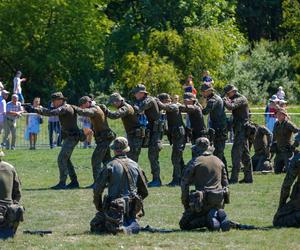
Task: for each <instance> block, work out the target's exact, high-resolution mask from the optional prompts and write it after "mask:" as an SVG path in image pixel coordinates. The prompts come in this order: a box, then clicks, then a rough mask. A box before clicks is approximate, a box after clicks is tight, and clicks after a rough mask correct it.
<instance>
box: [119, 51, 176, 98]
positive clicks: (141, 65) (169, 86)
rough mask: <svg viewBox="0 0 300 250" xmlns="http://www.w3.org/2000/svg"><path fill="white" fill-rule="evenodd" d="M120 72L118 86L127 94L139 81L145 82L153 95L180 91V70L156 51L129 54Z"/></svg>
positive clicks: (124, 59) (123, 61)
mask: <svg viewBox="0 0 300 250" xmlns="http://www.w3.org/2000/svg"><path fill="white" fill-rule="evenodd" d="M119 74H120V76H119V80H118V82H117V86H118V88H119V89H121V90H123V92H124V94H125V95H126V93H127V95H128V92H127V90H130V89H132V88H133V87H134V86H135V85H136V84H138V83H144V84H145V85H146V87H147V89H148V90H149V92H150V93H151V94H153V95H157V94H158V93H161V92H167V93H170V94H178V93H179V92H180V85H179V76H178V71H177V70H176V68H175V67H174V65H173V64H172V63H170V62H167V60H166V58H162V57H159V56H158V54H156V53H153V54H150V55H148V54H146V53H142V52H140V53H139V54H137V55H135V54H133V53H129V54H127V55H126V56H124V58H123V60H122V63H121V64H120V71H119Z"/></svg>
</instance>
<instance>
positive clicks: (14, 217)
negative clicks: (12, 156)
mask: <svg viewBox="0 0 300 250" xmlns="http://www.w3.org/2000/svg"><path fill="white" fill-rule="evenodd" d="M3 156H4V153H3V152H2V151H0V239H6V238H9V237H13V236H14V235H15V233H16V231H17V228H18V226H19V222H20V221H23V213H24V208H23V207H22V206H20V205H19V202H20V199H21V189H20V181H19V178H18V175H17V173H16V170H15V168H14V167H13V166H12V165H10V164H9V163H7V162H4V161H2V160H1V157H3Z"/></svg>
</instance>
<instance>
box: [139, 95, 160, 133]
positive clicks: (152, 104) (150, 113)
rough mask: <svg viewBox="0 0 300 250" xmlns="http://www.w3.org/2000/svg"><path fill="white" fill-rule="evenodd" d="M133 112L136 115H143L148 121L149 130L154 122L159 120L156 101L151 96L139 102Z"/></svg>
mask: <svg viewBox="0 0 300 250" xmlns="http://www.w3.org/2000/svg"><path fill="white" fill-rule="evenodd" d="M134 109H135V112H136V113H138V114H142V113H145V115H146V116H147V119H148V121H149V128H150V129H151V128H152V127H153V125H154V122H155V121H158V120H159V118H160V110H159V107H158V104H157V101H156V99H155V98H154V97H152V96H146V98H144V99H143V100H139V101H137V102H136V103H135V105H134Z"/></svg>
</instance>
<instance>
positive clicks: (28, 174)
mask: <svg viewBox="0 0 300 250" xmlns="http://www.w3.org/2000/svg"><path fill="white" fill-rule="evenodd" d="M58 150H59V149H54V150H50V149H48V150H46V149H40V150H36V151H29V150H16V151H7V152H6V154H7V156H6V157H5V160H6V161H9V162H10V163H12V164H14V165H15V166H16V169H17V171H18V173H19V175H20V178H21V180H22V184H23V204H24V206H25V207H26V216H25V222H24V223H22V224H21V225H20V227H19V230H18V233H17V236H16V237H15V238H14V239H11V240H8V241H4V242H0V249H162V248H168V249H300V237H299V233H300V230H299V229H270V230H267V231H258V230H255V231H237V230H231V231H230V232H226V233H211V232H208V231H204V232H203V231H194V232H174V233H170V234H158V233H155V234H151V233H146V232H142V233H140V234H139V235H134V236H124V235H119V236H111V235H107V236H98V235H91V234H89V232H88V231H89V221H90V220H91V219H92V217H93V216H94V213H95V208H94V206H93V204H92V190H91V189H83V188H82V189H79V190H68V191H67V190H65V191H52V190H48V187H49V186H51V185H53V184H56V182H57V175H58V171H57V165H56V157H57V154H58V152H59V151H58ZM229 150H230V146H228V149H227V157H228V159H229V154H228V153H229ZM91 154H92V150H91V149H76V150H75V152H74V154H73V158H72V159H73V162H74V163H75V164H76V170H77V173H78V177H79V181H80V185H81V186H82V187H84V186H86V185H88V184H90V183H91V181H92V173H91V167H90V156H91ZM189 157H190V150H189V147H188V148H187V150H186V152H185V159H186V160H188V159H189ZM140 163H141V166H142V167H143V169H144V170H145V172H146V174H147V175H148V176H149V177H150V175H149V174H150V168H149V163H148V160H147V155H146V151H143V153H142V156H141V159H140ZM161 172H162V180H163V182H164V183H165V184H166V183H168V182H169V181H170V178H171V164H170V148H169V147H165V148H164V149H163V151H162V152H161ZM283 177H284V176H283V175H277V176H275V175H255V178H254V180H255V183H254V184H253V185H245V184H244V185H240V184H237V185H233V186H231V201H232V202H231V204H230V205H227V207H226V211H227V212H228V214H229V217H230V218H231V219H232V220H236V221H239V222H241V223H244V224H254V225H257V226H271V223H272V217H273V215H274V213H275V211H276V208H277V203H278V199H279V189H280V185H281V182H282V180H283ZM145 211H146V216H145V217H144V218H143V219H142V221H141V224H142V225H147V224H149V225H151V226H153V227H160V228H168V229H178V221H179V219H180V217H181V214H182V206H181V203H180V188H179V187H176V188H169V187H165V186H164V187H162V188H154V189H151V190H150V195H149V197H148V198H147V199H146V201H145ZM26 229H31V230H53V234H52V235H49V236H44V237H40V236H36V235H24V234H23V233H22V232H23V230H26Z"/></svg>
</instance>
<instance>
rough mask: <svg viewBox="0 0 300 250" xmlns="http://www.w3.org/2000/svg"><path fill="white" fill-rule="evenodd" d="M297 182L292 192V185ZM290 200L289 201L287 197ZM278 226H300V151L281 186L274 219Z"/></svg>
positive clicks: (296, 142) (296, 141)
mask: <svg viewBox="0 0 300 250" xmlns="http://www.w3.org/2000/svg"><path fill="white" fill-rule="evenodd" d="M299 143H300V134H299V133H298V134H297V136H296V137H295V143H294V146H295V147H296V146H299ZM296 179H297V181H296V182H295V184H294V186H293V188H292V192H290V191H291V187H292V185H293V183H294V181H295V180H296ZM289 197H290V200H289V201H288V202H287V199H288V198H289ZM273 225H274V226H276V227H300V153H299V152H297V153H296V154H295V156H294V157H293V159H292V161H291V164H290V167H289V168H288V169H287V173H286V176H285V178H284V181H283V183H282V186H281V193H280V199H279V207H278V210H277V212H276V214H275V216H274V219H273Z"/></svg>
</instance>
